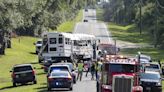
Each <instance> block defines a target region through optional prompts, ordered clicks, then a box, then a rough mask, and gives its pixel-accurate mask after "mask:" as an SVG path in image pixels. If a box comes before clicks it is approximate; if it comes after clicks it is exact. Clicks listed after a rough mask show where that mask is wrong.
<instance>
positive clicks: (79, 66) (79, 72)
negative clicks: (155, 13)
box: [77, 60, 84, 81]
mask: <svg viewBox="0 0 164 92" xmlns="http://www.w3.org/2000/svg"><path fill="white" fill-rule="evenodd" d="M83 67H84V63H83V61H82V60H80V62H79V63H78V64H77V68H78V75H77V80H78V79H79V77H80V81H81V80H82V76H83Z"/></svg>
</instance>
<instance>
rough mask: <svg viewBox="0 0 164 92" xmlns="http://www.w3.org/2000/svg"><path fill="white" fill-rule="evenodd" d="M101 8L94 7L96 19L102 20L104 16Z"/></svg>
mask: <svg viewBox="0 0 164 92" xmlns="http://www.w3.org/2000/svg"><path fill="white" fill-rule="evenodd" d="M103 12H104V11H103V9H101V8H97V9H96V16H97V20H98V21H103V20H104V17H103Z"/></svg>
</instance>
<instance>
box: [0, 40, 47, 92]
mask: <svg viewBox="0 0 164 92" xmlns="http://www.w3.org/2000/svg"><path fill="white" fill-rule="evenodd" d="M36 39H37V38H33V37H20V42H19V38H13V39H12V48H11V49H7V50H6V55H4V56H0V74H1V76H0V92H46V89H45V88H46V75H45V74H44V72H43V70H42V69H41V66H40V65H39V64H38V63H37V62H38V61H37V55H36V54H34V52H35V46H34V45H33V43H34V42H35V41H36ZM23 63H31V64H33V66H34V67H36V74H37V81H38V83H37V84H35V85H31V84H29V85H24V86H18V87H12V82H11V77H10V76H11V73H10V72H9V71H10V70H11V68H12V66H13V65H15V64H23Z"/></svg>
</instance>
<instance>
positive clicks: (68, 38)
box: [39, 32, 72, 62]
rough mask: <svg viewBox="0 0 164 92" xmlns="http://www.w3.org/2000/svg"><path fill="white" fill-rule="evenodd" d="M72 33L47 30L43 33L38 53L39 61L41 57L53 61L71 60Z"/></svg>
mask: <svg viewBox="0 0 164 92" xmlns="http://www.w3.org/2000/svg"><path fill="white" fill-rule="evenodd" d="M71 55H72V34H70V33H60V32H48V33H45V34H44V35H43V46H42V50H41V52H40V54H39V62H41V61H42V60H43V59H51V60H54V61H61V60H71Z"/></svg>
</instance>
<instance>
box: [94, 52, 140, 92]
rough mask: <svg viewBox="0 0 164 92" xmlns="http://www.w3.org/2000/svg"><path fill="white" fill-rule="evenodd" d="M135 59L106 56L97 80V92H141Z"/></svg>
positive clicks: (136, 60) (137, 64) (137, 65)
mask: <svg viewBox="0 0 164 92" xmlns="http://www.w3.org/2000/svg"><path fill="white" fill-rule="evenodd" d="M139 73H140V72H139V62H138V59H137V58H128V57H124V56H121V55H106V56H105V59H104V60H103V64H102V68H101V73H99V74H100V75H99V79H98V80H97V92H143V88H142V87H141V86H140V80H139Z"/></svg>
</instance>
